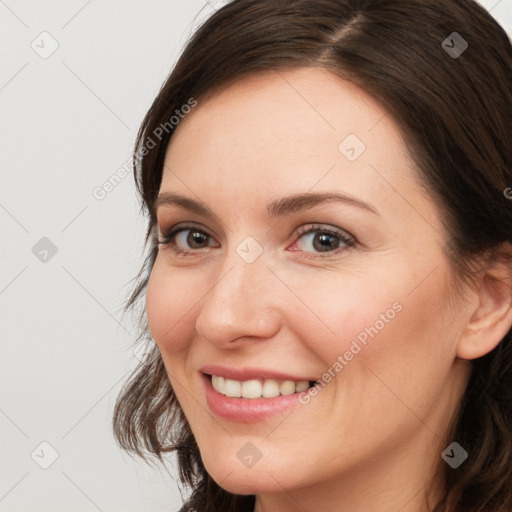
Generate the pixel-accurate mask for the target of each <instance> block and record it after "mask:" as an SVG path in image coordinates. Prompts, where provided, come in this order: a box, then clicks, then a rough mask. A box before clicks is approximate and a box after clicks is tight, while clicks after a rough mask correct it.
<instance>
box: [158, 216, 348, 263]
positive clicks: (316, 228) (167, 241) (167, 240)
mask: <svg viewBox="0 0 512 512" xmlns="http://www.w3.org/2000/svg"><path fill="white" fill-rule="evenodd" d="M182 231H194V232H196V233H200V234H202V235H204V236H206V237H209V238H213V237H212V236H211V235H210V234H208V233H207V232H206V231H204V230H202V229H200V228H198V227H197V226H194V225H182V226H180V227H178V228H171V229H170V230H169V231H168V232H167V234H166V235H165V236H164V237H163V238H159V239H158V245H169V246H170V247H171V249H172V251H173V252H174V253H176V254H178V255H181V256H189V255H191V253H196V252H201V251H202V249H207V248H208V247H201V248H200V249H191V250H188V251H184V250H183V249H180V248H178V247H177V246H176V244H175V242H174V238H175V236H176V235H177V234H179V233H181V232H182ZM314 232H319V233H322V234H327V235H330V236H333V237H337V238H338V239H339V240H340V241H341V243H342V244H344V245H343V246H342V247H338V248H337V249H335V250H333V251H327V252H325V253H321V252H319V253H311V252H309V251H304V252H305V253H306V254H308V256H305V257H306V258H313V259H314V258H319V257H320V258H325V257H329V256H332V255H333V254H339V253H340V252H342V251H345V250H346V249H348V248H351V247H353V246H355V244H356V242H355V239H354V238H353V237H352V236H350V235H348V234H347V233H345V232H344V231H342V230H338V229H334V228H327V227H324V226H322V225H319V224H313V225H311V226H302V227H300V228H299V229H298V232H297V234H296V237H297V238H300V237H303V236H305V235H308V234H309V233H314ZM294 252H295V251H294ZM322 254H324V255H323V256H322Z"/></svg>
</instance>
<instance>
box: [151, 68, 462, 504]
mask: <svg viewBox="0 0 512 512" xmlns="http://www.w3.org/2000/svg"><path fill="white" fill-rule="evenodd" d="M327 194H330V196H328V195H327ZM177 196H182V198H185V199H186V201H185V200H181V199H177ZM157 217H158V229H159V236H160V239H161V242H162V243H161V244H160V245H159V252H158V256H157V258H156V261H155V264H154V268H153V270H152V273H151V277H150V280H149V284H148V290H147V302H146V308H147V318H148V323H149V327H150V330H151V333H152V336H153V338H154V340H155V341H156V343H157V345H158V347H159V349H160V351H161V354H162V357H163V360H164V363H165V367H166V370H167V373H168V375H169V379H170V381H171V383H172V386H173V388H174V390H175V392H176V394H177V397H178V399H179V402H180V404H181V406H182V408H183V411H184V413H185V415H186V417H187V419H188V421H189V423H190V426H191V429H192V431H193V434H194V436H195V438H196V440H197V443H198V446H199V449H200V452H201V457H202V460H203V462H204V464H205V467H206V469H207V471H208V472H209V473H210V475H211V476H212V477H213V478H214V479H215V480H216V481H217V482H218V483H219V484H220V485H221V486H222V487H224V488H225V489H227V490H229V491H231V492H233V493H236V494H249V493H250V494H262V495H263V494H265V493H267V494H272V493H275V494H278V493H280V492H281V493H282V492H283V489H286V490H287V492H290V493H296V495H299V494H300V493H301V492H305V490H306V489H313V488H315V487H316V488H320V487H321V486H327V485H329V489H334V488H336V489H339V490H340V492H347V493H348V492H349V490H348V489H349V488H350V487H352V488H355V487H357V486H361V485H362V484H363V483H364V482H366V484H367V483H368V482H369V481H370V480H369V479H372V480H371V481H372V482H380V481H381V480H382V482H384V483H383V484H382V485H386V484H385V482H386V479H387V480H388V482H387V485H388V489H389V488H390V487H389V481H391V480H393V482H394V485H395V487H396V486H397V484H398V485H399V486H401V487H402V488H403V487H404V485H405V486H407V484H404V483H403V478H401V479H400V480H397V473H398V474H401V475H402V477H403V475H405V474H406V475H407V477H408V478H407V481H408V482H412V484H411V485H415V482H416V480H420V479H421V478H423V477H424V475H425V474H426V472H428V471H429V470H430V469H428V468H430V463H434V462H435V461H437V459H439V453H440V452H437V451H436V449H433V446H434V445H435V446H437V443H439V440H440V439H441V437H442V436H443V434H444V432H445V429H446V426H447V424H448V422H449V420H450V418H451V416H452V415H453V413H454V410H455V407H456V405H457V403H458V400H459V399H460V396H461V393H462V392H463V389H464V386H465V383H466V381H465V378H466V375H465V374H464V373H463V372H462V371H461V370H460V369H459V368H458V367H457V365H456V364H455V363H454V360H455V346H456V342H457V339H458V337H459V336H460V332H461V329H462V325H461V322H460V321H459V320H458V318H460V316H461V315H459V314H458V313H459V311H458V310H457V309H458V308H460V305H457V304H458V302H457V301H454V300H452V299H453V285H452V272H451V270H450V268H449V266H448V262H447V259H446V256H445V254H444V253H443V245H444V244H445V243H446V242H447V238H446V234H445V233H444V231H443V228H442V223H441V218H440V213H439V211H438V209H437V208H436V206H435V205H434V203H433V202H432V200H431V199H430V198H429V196H428V194H427V193H426V191H425V190H424V189H423V188H422V187H421V186H420V185H419V182H418V180H417V178H416V170H415V165H414V163H413V162H412V160H411V158H410V156H409V155H408V152H407V147H406V145H405V142H404V140H403V139H402V136H401V133H400V131H399V129H398V127H397V126H396V124H395V123H394V121H393V120H392V119H391V117H390V116H389V115H386V111H385V110H384V109H383V107H381V106H380V105H379V104H378V103H377V102H376V101H375V100H374V99H372V98H371V97H370V96H368V95H367V94H366V93H364V92H363V91H362V90H361V89H359V88H358V87H356V86H355V85H353V84H351V83H349V82H347V81H344V80H342V79H340V78H339V77H337V76H336V75H334V74H332V73H330V72H328V71H326V70H322V69H318V68H310V69H296V70H288V71H286V72H280V73H277V72H268V73H264V74H259V75H257V76H253V77H250V78H244V79H243V80H241V81H239V82H236V83H235V84H233V85H230V86H229V88H227V89H225V90H223V91H221V92H218V93H216V94H215V95H214V96H212V97H210V98H208V99H207V100H204V101H199V102H198V106H197V107H196V108H195V109H194V110H193V112H192V113H191V114H189V115H188V117H187V118H186V119H185V120H184V121H182V122H181V124H180V125H179V127H178V128H177V130H176V132H175V134H174V136H173V138H172V141H171V144H170V146H169V148H168V151H167V155H166V160H165V168H164V173H163V179H162V184H161V188H160V200H159V203H158V208H157ZM176 230H177V231H176ZM211 374H213V375H214V376H215V377H213V380H214V381H215V382H214V385H215V388H214V387H213V386H212V382H211V381H212V378H211V377H210V375H211ZM218 377H221V378H218ZM223 379H224V380H223ZM248 381H251V382H249V383H247V382H248ZM285 381H288V382H285ZM290 381H291V382H290ZM315 381H317V384H316V385H315V386H314V387H313V388H310V389H307V388H308V386H310V385H311V384H312V383H314V382H315ZM240 383H242V384H240ZM244 383H245V384H244ZM306 389H307V390H306ZM262 394H263V395H264V396H262ZM276 394H278V395H279V396H275V395H276ZM226 395H231V396H226ZM237 395H238V396H237ZM240 395H242V396H240ZM258 397H259V398H258ZM443 448H444V447H443ZM443 448H441V450H442V449H443ZM411 450H412V451H413V453H414V456H411ZM427 466H428V468H427ZM290 468H293V471H290ZM379 479H380V480H379ZM335 482H338V483H339V485H338V484H337V485H336V486H334V485H333V484H334V483H335ZM374 487H377V484H375V486H374ZM418 488H419V486H418V487H415V492H416V491H417V489H418ZM343 490H345V491H343ZM412 494H414V493H412ZM412 494H411V495H412Z"/></svg>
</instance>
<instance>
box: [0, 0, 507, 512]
mask: <svg viewBox="0 0 512 512" xmlns="http://www.w3.org/2000/svg"><path fill="white" fill-rule="evenodd" d="M223 3H225V2H222V0H209V4H208V3H207V2H206V0H181V1H179V0H173V1H169V0H152V1H150V2H143V1H142V0H138V1H137V0H103V1H100V0H88V1H87V0H55V1H52V2H48V1H46V2H36V1H27V0H25V1H22V0H0V20H1V21H0V23H1V26H0V39H1V46H0V47H1V48H2V55H1V63H2V65H1V69H0V101H1V118H0V131H1V132H0V134H1V135H0V136H1V141H2V151H1V153H0V158H1V160H0V169H1V188H0V222H1V224H0V229H1V240H2V244H1V252H0V257H1V272H0V305H1V308H2V310H1V311H2V312H1V315H2V317H1V318H2V323H1V326H2V334H1V341H0V342H1V366H0V377H1V386H0V428H1V445H0V450H1V451H0V457H1V459H0V460H1V462H0V511H5V512H7V511H8V512H50V511H51V512H60V511H66V512H68V511H73V512H82V511H83V512H94V511H98V510H99V511H102V512H121V511H122V512H131V511H133V512H135V511H148V512H149V511H151V512H158V511H169V512H174V511H176V510H177V509H178V508H179V507H180V506H181V503H182V500H181V497H180V494H179V492H178V488H177V485H176V482H175V480H174V479H173V477H175V473H172V470H173V464H172V461H171V464H170V466H169V468H170V471H171V473H172V476H170V475H169V474H167V473H166V472H165V471H164V470H156V469H150V468H148V467H146V466H145V465H144V464H143V463H142V462H138V461H134V460H132V459H131V458H130V457H128V456H127V455H125V454H123V453H122V452H121V451H120V450H119V448H118V447H117V445H116V444H115V442H114V439H113V437H112V434H111V417H112V409H113V404H114V401H115V398H116V396H117V394H118V392H119V390H120V386H121V383H122V382H123V381H124V379H125V377H126V376H127V374H128V373H129V372H130V370H131V369H132V368H134V367H135V365H136V363H137V362H138V361H137V359H136V356H135V355H134V347H135V345H134V342H133V340H134V338H135V335H134V333H135V329H134V324H133V322H132V321H131V319H130V317H123V316H122V315H121V308H122V305H123V301H124V300H125V299H126V297H127V294H128V292H129V290H130V280H131V279H132V277H134V276H135V273H136V272H137V271H138V269H139V266H140V264H141V261H142V249H143V244H142V242H143V235H144V227H145V224H144V219H142V218H141V217H140V216H139V215H138V203H137V201H136V198H135V188H134V184H133V182H132V178H131V174H129V175H128V176H127V177H126V178H124V179H123V180H122V181H121V182H120V183H119V184H118V185H117V186H116V187H115V188H114V189H113V190H111V191H110V192H109V193H107V194H106V196H105V197H104V199H102V200H99V199H96V198H95V197H94V196H93V190H94V189H95V188H96V187H101V186H102V185H103V183H105V182H106V181H107V180H108V179H109V178H110V177H111V176H112V175H113V174H114V173H116V171H117V170H118V169H119V168H121V167H122V166H123V165H125V163H126V162H127V161H128V160H129V158H130V151H131V149H132V145H133V141H134V138H135V135H136V131H137V129H138V126H139V124H140V122H141V120H142V117H143V115H144V113H145V111H146V109H147V108H148V107H149V105H150V103H151V101H152V99H153V98H154V96H155V95H156V93H157V92H158V89H159V87H160V85H161V83H162V81H163V80H164V79H165V77H166V76H167V74H168V72H169V70H170V68H171V67H172V64H173V63H174V62H175V60H176V57H177V56H178V55H179V52H180V50H181V48H182V47H183V45H184V43H185V42H186V40H187V38H188V37H189V35H190V34H191V32H192V31H193V29H194V27H196V26H197V24H198V23H200V21H201V20H202V19H204V18H205V17H206V16H207V15H209V14H210V13H211V12H213V9H214V8H216V7H219V6H220V5H221V4H223ZM482 3H483V5H484V6H485V7H487V8H488V9H489V10H491V12H492V14H493V15H494V16H495V17H496V18H497V19H498V20H499V21H500V22H501V23H502V24H503V25H504V27H505V28H506V29H507V30H508V32H509V33H510V34H512V0H485V1H483V2H482ZM44 31H46V32H48V33H49V34H50V36H45V35H41V33H42V32H44ZM55 44H58V48H57V49H56V51H55V52H54V53H53V54H52V55H50V56H47V55H46V53H48V52H49V51H50V50H51V49H52V45H55ZM31 45H32V46H34V48H35V49H37V52H39V53H37V52H36V50H35V49H33V47H32V46H31ZM43 57H46V58H43ZM491 93H492V91H491ZM43 237H47V238H48V239H49V240H51V242H52V244H54V246H56V248H57V252H56V254H55V255H52V252H51V250H50V252H48V253H45V252H44V251H45V250H48V246H47V242H39V241H40V240H41V238H43ZM38 242H39V243H40V244H42V245H40V246H39V245H36V244H37V243H38ZM45 244H46V245H45ZM35 245H36V249H35V250H34V251H33V247H34V246H35ZM34 252H35V253H36V254H34ZM41 259H42V260H43V261H41ZM42 442H46V443H49V444H50V445H51V447H53V449H54V450H56V452H57V453H58V457H57V458H56V460H55V461H54V462H53V463H52V464H51V465H50V466H49V467H48V468H47V469H43V468H42V467H41V465H43V466H44V465H45V464H48V463H50V462H51V461H52V448H49V447H48V446H47V445H41V443H42Z"/></svg>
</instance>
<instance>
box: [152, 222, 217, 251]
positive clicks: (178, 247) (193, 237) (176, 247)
mask: <svg viewBox="0 0 512 512" xmlns="http://www.w3.org/2000/svg"><path fill="white" fill-rule="evenodd" d="M158 244H159V245H169V246H170V247H171V249H172V250H173V251H174V252H176V253H180V254H184V253H190V252H193V251H196V250H199V249H203V248H205V247H218V245H216V243H215V242H214V240H213V238H212V236H211V235H209V234H208V233H206V232H205V231H203V230H202V229H199V228H197V227H196V226H180V227H173V228H171V229H170V230H169V231H168V232H167V233H166V235H165V236H164V237H162V238H159V239H158Z"/></svg>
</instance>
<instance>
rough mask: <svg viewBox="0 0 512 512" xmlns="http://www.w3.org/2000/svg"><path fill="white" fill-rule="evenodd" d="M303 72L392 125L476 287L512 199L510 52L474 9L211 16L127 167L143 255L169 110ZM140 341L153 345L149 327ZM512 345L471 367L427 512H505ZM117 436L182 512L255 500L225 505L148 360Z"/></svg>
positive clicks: (456, 258) (297, 5)
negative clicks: (232, 87)
mask: <svg viewBox="0 0 512 512" xmlns="http://www.w3.org/2000/svg"><path fill="white" fill-rule="evenodd" d="M454 32H456V33H457V34H458V36H454V35H453V33H454ZM449 37H452V39H449ZM453 37H457V38H458V37H461V38H462V39H463V40H465V41H466V42H467V44H468V47H467V49H466V50H465V51H464V53H462V54H461V55H459V56H458V57H457V55H453V53H452V54H450V52H449V51H448V50H449V47H453V46H454V45H455V42H454V41H455V40H454V39H453ZM447 38H448V39H447ZM445 40H448V41H449V44H448V48H447V45H446V43H443V41H445ZM457 41H461V39H457ZM457 44H459V43H457ZM304 66H316V67H323V68H326V69H328V70H330V71H331V72H333V73H336V74H337V75H338V76H340V77H342V78H344V79H347V80H350V81H351V82H353V83H354V84H356V85H358V86H360V87H361V88H362V89H363V90H365V91H366V92H367V93H369V94H371V95H372V96H373V97H375V98H376V99H377V100H378V101H379V102H380V103H381V104H382V105H383V106H384V107H385V108H386V109H387V111H388V112H389V113H390V115H391V116H393V118H394V119H395V121H396V122H397V123H398V124H399V126H400V127H401V130H402V134H403V136H404V138H405V140H406V142H407V146H408V148H409V151H410V153H411V155H412V156H413V158H414V159H415V161H416V163H417V166H418V168H419V170H420V174H421V176H420V177H421V180H422V183H424V185H425V187H426V189H427V190H428V192H429V194H430V195H431V196H432V198H433V199H434V200H435V202H436V204H437V205H438V206H439V208H440V209H441V211H442V213H443V220H444V222H445V225H446V229H447V231H448V233H449V234H450V242H449V244H448V246H449V250H447V251H446V254H447V257H448V259H449V261H450V263H451V264H452V267H453V269H454V272H455V273H456V275H458V276H460V277H461V278H463V279H466V280H468V281H471V277H472V272H473V271H472V270H471V265H470V263H471V262H474V261H475V257H476V256H479V255H482V254H485V253H487V252H489V251H492V250H493V249H495V248H498V247H500V246H502V245H504V244H506V243H510V242H512V238H511V237H512V202H511V201H510V200H507V198H506V197H505V194H504V190H505V189H507V187H508V186H512V85H511V84H512V47H511V44H510V40H509V38H508V37H507V35H506V33H505V32H504V30H503V29H502V28H501V27H500V26H499V24H498V23H497V22H496V21H495V20H494V19H493V18H492V17H491V16H490V15H489V14H488V13H487V12H486V11H485V10H484V9H483V8H482V7H480V6H479V5H478V4H477V3H476V2H474V1H472V0H443V1H442V2H440V1H439V0H314V1H313V0H294V1H293V2H290V1H288V0H235V1H233V2H232V3H230V4H227V5H226V6H224V7H223V8H222V9H220V10H218V11H217V12H215V13H214V14H213V15H212V16H211V17H210V18H209V19H208V20H207V21H206V22H205V23H204V24H203V25H202V26H201V27H200V29H199V30H198V31H197V32H196V33H195V35H194V36H193V37H192V39H191V40H190V41H189V43H188V44H187V46H186V48H185V49H184V51H183V52H182V55H181V57H180V59H179V60H178V62H177V64H176V65H175V67H174V69H173V70H172V72H171V73H170V75H169V77H168V78H167V80H166V81H165V83H164V85H163V87H162V89H161V91H160V92H159V94H158V96H157V98H156V99H155V101H154V103H153V104H152V106H151V108H150V109H149V111H148V113H147V114H146V117H145V118H144V121H143V123H142V126H141V128H140V130H139V134H138V138H137V143H136V153H135V154H136V165H135V166H134V167H135V177H136V182H137V186H138V190H139V192H140V195H141V198H142V206H143V209H144V211H145V213H146V214H147V215H148V218H149V224H148V231H147V237H146V242H148V241H149V240H152V238H151V235H152V233H153V231H154V227H155V223H156V216H155V209H154V204H155V199H156V197H157V195H158V191H159V187H160V182H161V179H162V169H163V162H164V157H165V151H166V148H167V146H168V143H169V141H170V139H171V137H172V134H173V130H171V129H169V130H162V129H161V126H162V125H163V124H164V123H166V122H167V121H168V120H169V119H170V118H171V116H172V115H173V114H174V112H175V111H176V109H178V110H179V109H181V107H182V106H183V105H186V104H187V103H189V102H190V99H191V98H197V101H199V102H200V101H201V99H202V98H204V97H205V96H206V95H208V94H211V93H213V92H215V91H216V90H218V89H219V88H220V87H224V86H226V85H228V84H229V83H231V82H233V81H236V80H239V79H240V78H242V77H243V76H246V75H249V74H253V73H257V72H263V71H268V70H279V69H284V68H292V67H304ZM159 127H160V130H159ZM164 131H165V133H164ZM155 134H158V136H155ZM150 139H151V141H152V146H153V145H154V147H153V148H152V149H150V150H147V147H149V145H148V141H149V140H150ZM144 148H146V149H144ZM156 251H157V249H156V245H155V244H154V243H153V242H152V243H151V244H150V247H149V252H148V253H147V257H146V260H145V264H144V267H143V268H142V269H141V272H140V273H139V276H138V284H137V286H136V288H135V290H134V292H133V294H132V295H131V297H130V299H129V301H128V305H127V307H128V308H130V307H134V306H135V305H136V304H138V303H139V300H140V299H141V298H143V295H144V292H145V288H146V285H147V282H148V279H149V274H150V271H151V269H152V266H153V263H154V261H155V257H156ZM141 337H142V338H144V337H148V338H149V332H148V330H147V325H146V323H145V319H144V317H143V316H142V329H141ZM511 338H512V333H511V331H509V332H508V334H507V335H506V336H505V338H504V339H503V340H502V341H501V343H500V344H499V345H498V347H497V348H496V349H495V350H493V351H492V352H490V353H489V354H487V355H486V356H484V357H481V358H479V359H476V360H474V361H472V362H471V366H472V368H473V370H472V374H471V377H470V380H469V383H468V386H467V389H466V393H465V395H464V398H463V400H462V403H461V406H460V410H459V411H458V414H457V416H456V417H455V418H454V420H453V422H452V429H451V432H450V438H451V439H453V440H456V441H457V442H458V443H459V444H461V445H462V446H463V447H464V448H465V449H466V451H467V452H468V453H469V458H468V460H467V461H466V462H465V463H464V464H462V465H461V466H460V467H459V468H457V469H456V470H453V469H451V468H449V467H448V466H447V465H446V464H444V463H443V462H442V460H441V459H440V464H439V477H440V478H441V479H442V491H443V492H442V498H441V500H440V501H439V503H438V504H437V506H436V507H435V512H484V511H492V512H505V511H507V512H510V511H511V510H512V340H511ZM113 428H114V433H115V436H116V439H117V440H118V442H119V444H120V446H121V447H122V448H124V449H126V450H128V451H129V452H131V453H134V454H137V455H139V456H141V457H144V458H145V459H146V460H150V459H151V457H155V458H156V459H158V460H160V461H163V458H162V455H164V454H165V453H167V452H172V451H175V452H176V453H177V458H178V464H179V472H180V478H181V481H182V482H183V483H184V484H186V485H188V486H190V488H191V489H192V491H193V492H192V496H191V497H190V499H189V501H188V502H187V504H186V505H185V506H184V507H183V509H182V510H183V511H184V512H185V511H187V510H189V509H190V508H194V509H195V510H197V511H198V512H209V511H212V512H213V511H222V512H226V511H233V512H234V511H237V512H240V511H245V510H247V511H250V512H252V511H253V508H254V504H255V497H254V496H235V495H232V494H230V493H228V492H227V491H225V490H224V489H222V488H221V487H219V486H218V485H217V484H216V483H215V482H214V481H213V479H212V478H211V477H210V476H209V475H208V474H207V472H206V470H205V468H204V466H203V464H202V461H201V457H200V454H199V450H198V447H197V445H196V442H195V439H194V437H193V435H192V432H191V430H190V427H189V425H188V423H187V420H186V418H185V417H184V415H183V412H182V409H181V408H180V405H179V403H178V401H177V398H176V395H175V394H174V392H173V389H172V388H171V385H170V383H169V379H168V376H167V374H166V371H165V369H164V365H163V362H162V358H161V357H160V354H159V352H158V350H157V349H156V348H155V349H154V353H153V354H151V355H150V357H148V360H147V361H145V362H143V363H141V365H140V366H139V367H138V368H137V369H136V370H135V371H134V373H133V374H132V376H131V377H130V380H129V381H128V382H127V383H126V384H125V386H124V388H123V390H122V392H121V393H120V395H119V397H118V400H117V403H116V407H115V411H114V419H113Z"/></svg>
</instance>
